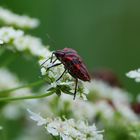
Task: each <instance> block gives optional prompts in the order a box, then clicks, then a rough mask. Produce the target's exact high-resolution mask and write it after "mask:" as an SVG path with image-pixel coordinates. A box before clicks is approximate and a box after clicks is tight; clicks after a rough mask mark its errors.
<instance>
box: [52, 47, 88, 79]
mask: <svg viewBox="0 0 140 140" xmlns="http://www.w3.org/2000/svg"><path fill="white" fill-rule="evenodd" d="M54 54H55V55H56V57H57V58H58V59H59V60H60V61H61V62H62V63H63V64H64V66H65V68H66V69H67V70H68V72H69V73H70V74H71V75H72V76H73V77H74V78H78V79H81V80H83V81H90V76H89V73H88V71H87V68H86V67H85V65H84V63H83V62H82V59H81V57H80V56H79V55H78V54H77V52H76V51H75V50H73V49H71V48H64V49H63V50H58V51H56V52H55V53H54Z"/></svg>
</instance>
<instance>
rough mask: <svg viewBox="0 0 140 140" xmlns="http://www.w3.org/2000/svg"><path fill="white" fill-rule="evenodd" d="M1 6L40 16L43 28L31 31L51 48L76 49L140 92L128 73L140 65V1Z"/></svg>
mask: <svg viewBox="0 0 140 140" xmlns="http://www.w3.org/2000/svg"><path fill="white" fill-rule="evenodd" d="M0 5H2V6H4V7H6V8H8V9H11V10H12V11H14V12H16V13H19V14H27V15H30V16H32V17H37V18H39V19H40V21H41V24H40V26H39V28H37V29H35V30H33V31H31V32H32V34H33V35H36V36H39V37H41V38H42V39H43V42H44V43H45V44H49V45H50V46H51V48H50V49H51V50H56V49H62V48H64V47H71V48H74V49H76V50H77V51H78V52H79V54H80V55H81V56H82V58H83V59H84V61H85V63H86V64H87V67H88V68H89V70H90V71H92V70H93V69H95V68H104V67H105V68H110V69H112V70H113V71H114V72H115V73H116V74H117V75H118V76H119V78H120V80H121V81H122V82H123V84H124V87H126V88H127V89H128V90H129V91H130V92H133V94H136V93H138V92H139V91H140V86H139V84H136V83H135V82H134V81H133V80H131V79H128V78H127V77H126V76H125V73H126V72H128V71H129V70H131V69H136V68H138V67H139V66H140V61H139V52H140V46H139V45H140V1H138V0H133V1H132V0H117V1H112V0H106V1H103V0H102V1H99V0H69V1H68V0H59V1H58V0H22V1H21V0H0ZM48 35H49V37H48ZM16 66H17V67H18V65H16ZM23 67H24V65H23ZM20 69H22V68H21V67H20ZM23 69H24V68H23ZM32 71H33V69H32ZM33 73H34V72H33Z"/></svg>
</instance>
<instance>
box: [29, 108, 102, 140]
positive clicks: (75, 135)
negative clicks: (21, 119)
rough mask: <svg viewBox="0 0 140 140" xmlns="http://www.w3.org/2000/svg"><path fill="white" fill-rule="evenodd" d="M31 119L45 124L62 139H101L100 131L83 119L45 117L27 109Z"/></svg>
mask: <svg viewBox="0 0 140 140" xmlns="http://www.w3.org/2000/svg"><path fill="white" fill-rule="evenodd" d="M28 112H29V113H30V115H31V119H32V120H34V121H36V122H37V124H38V125H45V128H46V130H47V131H48V132H49V133H50V134H52V135H53V136H60V137H61V138H62V139H63V140H74V139H76V140H103V135H102V134H101V132H102V131H97V129H96V126H95V125H94V124H93V125H91V126H90V125H88V123H87V122H85V121H75V120H74V119H69V120H67V119H65V120H64V121H63V120H62V119H61V118H54V119H52V118H46V119H44V118H43V117H41V116H40V114H36V113H33V112H32V111H30V110H28Z"/></svg>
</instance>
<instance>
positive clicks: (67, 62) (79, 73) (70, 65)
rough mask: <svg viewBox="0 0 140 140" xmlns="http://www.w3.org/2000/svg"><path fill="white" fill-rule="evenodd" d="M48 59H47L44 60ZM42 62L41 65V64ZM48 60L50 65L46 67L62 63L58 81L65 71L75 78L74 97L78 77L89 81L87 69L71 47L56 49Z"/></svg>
mask: <svg viewBox="0 0 140 140" xmlns="http://www.w3.org/2000/svg"><path fill="white" fill-rule="evenodd" d="M53 55H55V56H56V59H55V60H54V61H53ZM56 60H59V61H60V62H59V63H55V62H56ZM46 61H48V60H46ZM46 61H45V62H43V63H42V64H41V65H42V66H43V64H44V63H46ZM50 62H51V63H53V65H52V66H50V67H48V68H47V70H48V69H50V68H52V67H55V66H58V65H61V64H63V65H64V68H65V70H64V72H63V73H62V75H61V76H60V77H59V78H58V79H57V80H56V81H58V80H59V79H61V77H62V76H63V75H64V73H65V72H66V71H67V72H68V73H69V74H70V75H71V76H72V77H73V78H75V90H74V98H73V99H75V97H76V91H77V83H78V79H80V80H82V81H90V76H89V73H88V70H87V68H86V66H85V65H84V63H83V61H82V59H81V57H80V56H79V55H78V54H77V52H76V51H75V50H73V49H71V48H64V49H63V50H57V51H55V52H53V53H52V56H51V58H50Z"/></svg>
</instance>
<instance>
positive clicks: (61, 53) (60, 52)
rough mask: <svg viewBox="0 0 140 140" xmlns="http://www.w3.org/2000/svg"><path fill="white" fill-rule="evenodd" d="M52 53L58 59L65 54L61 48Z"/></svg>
mask: <svg viewBox="0 0 140 140" xmlns="http://www.w3.org/2000/svg"><path fill="white" fill-rule="evenodd" d="M54 54H55V56H56V57H57V58H58V59H59V60H61V59H63V57H64V55H65V53H64V52H63V51H62V50H58V51H56V52H54Z"/></svg>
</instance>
